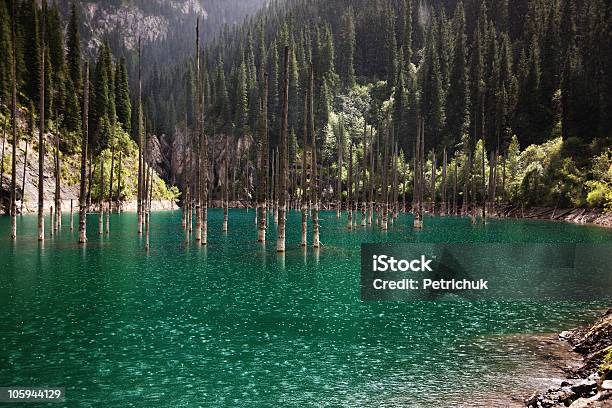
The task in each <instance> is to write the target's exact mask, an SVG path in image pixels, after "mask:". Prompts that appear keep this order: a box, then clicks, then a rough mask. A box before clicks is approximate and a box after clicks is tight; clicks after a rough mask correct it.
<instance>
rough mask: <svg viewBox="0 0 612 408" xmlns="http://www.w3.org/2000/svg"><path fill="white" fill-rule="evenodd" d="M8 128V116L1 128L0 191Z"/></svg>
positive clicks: (2, 181) (0, 188)
mask: <svg viewBox="0 0 612 408" xmlns="http://www.w3.org/2000/svg"><path fill="white" fill-rule="evenodd" d="M7 127H8V115H7V116H5V117H4V127H3V128H2V156H1V157H0V190H2V187H4V152H5V147H6V128H7Z"/></svg>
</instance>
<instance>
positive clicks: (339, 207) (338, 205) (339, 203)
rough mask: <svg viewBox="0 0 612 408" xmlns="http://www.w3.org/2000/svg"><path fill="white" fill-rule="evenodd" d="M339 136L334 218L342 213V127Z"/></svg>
mask: <svg viewBox="0 0 612 408" xmlns="http://www.w3.org/2000/svg"><path fill="white" fill-rule="evenodd" d="M339 136H340V140H339V141H338V172H337V177H338V186H337V189H338V192H337V194H338V198H337V202H336V218H340V212H341V211H342V165H343V163H342V159H343V157H342V153H343V150H344V140H343V136H344V131H343V130H342V126H340V129H339Z"/></svg>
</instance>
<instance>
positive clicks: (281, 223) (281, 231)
mask: <svg viewBox="0 0 612 408" xmlns="http://www.w3.org/2000/svg"><path fill="white" fill-rule="evenodd" d="M283 72H284V78H283V118H282V125H281V134H280V151H279V154H278V158H279V160H278V163H279V172H278V175H279V177H278V198H279V200H278V237H277V241H276V251H277V252H285V221H286V211H287V202H286V200H287V133H288V130H289V47H288V46H285V59H284V69H283Z"/></svg>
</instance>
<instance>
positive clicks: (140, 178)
mask: <svg viewBox="0 0 612 408" xmlns="http://www.w3.org/2000/svg"><path fill="white" fill-rule="evenodd" d="M137 115H138V118H137V123H136V126H137V128H136V132H137V143H138V192H137V194H138V197H137V199H136V206H137V207H136V212H137V213H138V227H137V231H138V234H142V222H143V219H142V190H143V185H142V184H143V173H142V172H143V162H142V161H143V160H142V154H143V153H142V48H141V44H140V37H138V113H137Z"/></svg>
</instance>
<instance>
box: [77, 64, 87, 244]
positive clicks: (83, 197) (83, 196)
mask: <svg viewBox="0 0 612 408" xmlns="http://www.w3.org/2000/svg"><path fill="white" fill-rule="evenodd" d="M88 114H89V62H87V61H86V62H85V81H84V82H83V124H82V126H83V145H82V147H81V189H80V194H79V243H81V244H84V243H85V242H87V231H86V221H87V191H86V188H85V177H87V168H86V167H87V147H88V139H89V119H88Z"/></svg>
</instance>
